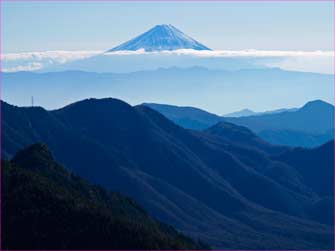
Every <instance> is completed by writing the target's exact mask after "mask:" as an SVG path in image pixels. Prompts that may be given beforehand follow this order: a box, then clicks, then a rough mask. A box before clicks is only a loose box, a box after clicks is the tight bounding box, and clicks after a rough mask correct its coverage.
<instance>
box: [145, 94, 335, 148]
mask: <svg viewBox="0 0 335 251" xmlns="http://www.w3.org/2000/svg"><path fill="white" fill-rule="evenodd" d="M144 105H146V106H148V107H150V108H152V109H154V110H156V111H158V112H160V113H162V114H163V115H164V116H166V117H167V118H169V119H170V120H172V121H173V122H175V123H176V124H178V125H180V126H182V127H184V128H189V129H195V130H203V129H206V128H208V127H210V126H213V125H214V124H216V123H218V122H220V121H226V122H231V123H234V124H237V125H242V126H245V127H247V128H250V129H251V130H252V131H253V132H254V133H256V134H257V135H258V136H260V137H261V138H263V139H264V140H266V141H268V142H269V143H272V144H276V145H287V146H304V147H315V146H318V145H321V144H324V143H325V142H327V141H329V140H331V139H333V138H334V133H333V128H334V107H333V106H332V105H331V104H328V103H326V102H324V101H321V100H315V101H311V102H308V103H307V104H305V105H304V106H303V107H301V108H299V109H298V108H297V109H296V108H293V109H279V110H275V111H268V112H263V113H254V112H252V113H250V112H248V113H249V114H252V115H251V116H243V115H246V113H244V114H242V113H235V114H233V115H235V116H237V115H242V116H241V117H226V116H225V117H221V116H218V115H215V114H212V113H209V112H206V111H204V110H201V109H198V108H194V107H180V106H172V105H163V104H150V103H144Z"/></svg>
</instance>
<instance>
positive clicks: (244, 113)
mask: <svg viewBox="0 0 335 251" xmlns="http://www.w3.org/2000/svg"><path fill="white" fill-rule="evenodd" d="M256 114H257V112H254V111H252V110H250V109H242V110H240V111H237V112H232V113H227V114H225V115H224V116H225V117H232V118H235V117H245V116H253V115H256Z"/></svg>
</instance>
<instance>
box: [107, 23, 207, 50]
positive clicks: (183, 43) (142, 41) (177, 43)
mask: <svg viewBox="0 0 335 251" xmlns="http://www.w3.org/2000/svg"><path fill="white" fill-rule="evenodd" d="M141 49H143V50H144V51H172V50H178V49H193V50H211V49H209V48H208V47H206V46H205V45H203V44H201V43H199V42H198V41H196V40H194V39H193V38H191V37H189V36H188V35H186V34H185V33H183V32H182V31H180V30H178V29H177V28H176V27H174V26H173V25H171V24H161V25H156V26H155V27H153V28H152V29H150V30H148V31H147V32H145V33H143V34H141V35H139V36H137V37H135V38H133V39H131V40H129V41H127V42H125V43H123V44H121V45H119V46H117V47H115V48H113V49H111V50H109V51H107V52H113V51H137V50H141Z"/></svg>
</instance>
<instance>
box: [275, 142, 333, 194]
mask: <svg viewBox="0 0 335 251" xmlns="http://www.w3.org/2000/svg"><path fill="white" fill-rule="evenodd" d="M275 159H277V160H280V161H282V162H285V163H287V164H289V165H290V166H292V167H294V168H295V169H297V170H298V171H299V173H300V174H301V175H302V176H303V178H304V182H305V183H306V184H307V185H308V186H309V187H311V188H313V190H314V191H316V192H317V193H318V194H320V195H323V196H333V195H334V193H333V192H334V168H333V167H334V141H333V140H332V141H329V142H328V143H326V144H324V145H322V146H320V147H318V148H315V149H304V148H294V149H292V150H290V151H287V152H285V153H282V154H281V155H279V156H278V157H276V158H275ZM315 167H317V168H315Z"/></svg>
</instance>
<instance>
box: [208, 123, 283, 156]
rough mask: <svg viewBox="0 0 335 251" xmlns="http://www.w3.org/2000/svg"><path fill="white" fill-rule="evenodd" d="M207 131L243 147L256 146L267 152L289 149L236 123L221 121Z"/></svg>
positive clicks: (279, 151)
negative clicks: (273, 143) (263, 138)
mask: <svg viewBox="0 0 335 251" xmlns="http://www.w3.org/2000/svg"><path fill="white" fill-rule="evenodd" d="M205 132H206V133H209V134H211V135H216V136H218V137H220V138H221V139H224V140H225V141H228V142H229V143H231V144H237V145H240V146H243V147H249V148H255V149H258V150H261V151H265V152H267V153H272V154H274V153H281V152H283V151H286V150H288V149H287V148H286V147H277V146H272V145H270V144H269V143H267V142H266V141H264V140H262V139H261V138H260V137H258V136H257V135H256V134H254V133H253V132H252V131H251V130H249V129H248V128H246V127H243V126H238V125H234V124H232V123H228V122H219V123H217V124H216V125H214V126H212V127H210V128H208V129H206V130H205Z"/></svg>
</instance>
